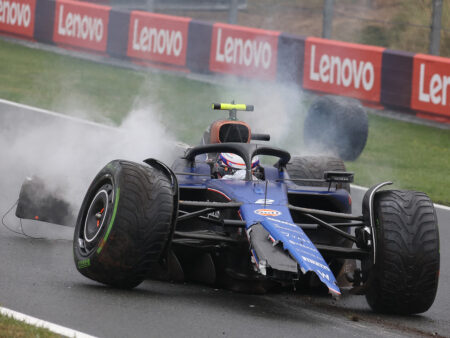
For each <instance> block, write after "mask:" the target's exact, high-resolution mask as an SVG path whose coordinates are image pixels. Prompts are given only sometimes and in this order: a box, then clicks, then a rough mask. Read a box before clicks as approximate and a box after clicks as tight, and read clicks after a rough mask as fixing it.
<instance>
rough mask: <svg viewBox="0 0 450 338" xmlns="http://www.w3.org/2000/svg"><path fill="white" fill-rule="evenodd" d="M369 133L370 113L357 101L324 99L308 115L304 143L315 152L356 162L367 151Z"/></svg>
mask: <svg viewBox="0 0 450 338" xmlns="http://www.w3.org/2000/svg"><path fill="white" fill-rule="evenodd" d="M368 133H369V121H368V118H367V113H366V112H365V110H364V108H363V107H362V106H361V104H359V103H358V102H357V101H356V100H353V99H348V98H341V97H335V96H321V97H319V98H317V99H316V100H315V101H314V102H313V104H312V105H311V107H310V108H309V110H308V112H307V114H306V118H305V122H304V127H303V140H304V144H305V147H306V148H307V149H310V150H311V151H314V152H319V153H322V154H330V155H332V156H336V157H339V158H341V159H343V160H344V161H354V160H356V159H357V158H358V157H359V155H360V154H361V152H362V151H363V149H364V147H365V145H366V141H367V136H368Z"/></svg>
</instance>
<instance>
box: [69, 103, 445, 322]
mask: <svg viewBox="0 0 450 338" xmlns="http://www.w3.org/2000/svg"><path fill="white" fill-rule="evenodd" d="M213 108H214V109H221V110H228V111H229V118H228V119H226V120H219V121H215V122H214V123H213V124H211V126H210V127H209V128H208V129H207V131H206V132H205V133H204V135H203V138H202V141H201V144H200V145H198V146H195V147H191V148H187V149H185V151H184V152H183V154H182V155H181V156H180V157H179V158H178V159H177V160H176V161H175V162H174V163H173V165H172V166H170V167H169V166H167V165H165V164H163V163H161V162H160V161H158V160H156V159H147V160H145V161H144V162H145V163H143V164H138V163H134V162H129V161H124V160H115V161H112V162H110V163H109V164H107V165H106V166H105V167H104V168H103V169H102V170H101V171H100V172H99V173H98V175H97V176H96V177H95V178H94V180H93V182H92V184H91V185H90V187H89V189H88V191H87V193H86V196H85V198H84V201H83V203H82V206H81V209H80V212H79V215H78V219H77V222H76V228H75V236H74V242H73V251H74V257H75V264H76V267H77V269H78V270H79V271H80V273H82V274H83V275H84V276H86V277H88V278H91V279H93V280H95V281H98V282H101V283H105V284H108V285H112V286H115V287H119V288H133V287H136V286H137V285H139V284H140V283H141V282H142V281H143V280H144V279H147V278H159V279H167V280H175V281H195V282H202V283H207V284H211V285H216V286H220V287H225V288H229V289H232V290H235V291H240V292H252V293H262V292H267V291H269V290H270V289H272V288H283V287H290V288H297V289H298V288H307V287H316V288H318V287H320V286H321V285H322V287H323V288H324V289H328V291H329V292H330V293H331V294H332V295H333V296H339V295H340V294H341V292H342V291H341V288H340V287H339V284H338V283H337V278H338V276H339V280H342V281H344V282H346V285H347V286H349V285H351V291H352V292H353V293H356V294H364V295H365V296H366V298H367V301H368V303H369V305H370V306H371V307H372V308H373V309H374V310H375V311H379V312H391V313H402V314H412V313H420V312H424V311H426V310H428V308H429V307H430V306H431V305H432V303H433V301H434V298H435V295H436V290H437V285H438V276H439V235H438V228H437V220H436V214H435V211H434V207H433V204H432V202H431V200H430V199H429V198H428V197H427V196H426V195H425V194H424V193H420V192H415V191H400V190H380V188H382V187H384V186H385V185H388V184H390V182H385V183H381V184H378V185H376V186H374V187H372V188H371V189H369V190H368V191H367V193H366V194H365V196H364V199H363V206H362V210H363V212H362V215H353V214H352V213H351V210H352V199H351V197H350V183H351V182H352V181H353V173H349V172H346V171H345V166H344V163H343V162H342V160H340V159H337V158H334V157H326V156H304V157H300V156H291V155H290V154H289V153H288V152H287V151H285V150H282V149H279V148H276V147H271V146H269V145H267V144H266V143H267V141H268V140H269V139H270V136H269V135H267V134H255V133H252V131H251V129H250V126H249V125H248V124H247V123H245V122H242V121H238V120H237V116H236V112H237V111H239V110H247V111H249V110H253V107H252V106H248V105H239V104H214V105H213ZM329 135H330V137H331V134H329ZM364 142H365V140H364ZM359 152H360V150H359ZM345 262H347V264H345ZM343 267H346V269H343ZM348 267H352V268H351V269H349V268H348Z"/></svg>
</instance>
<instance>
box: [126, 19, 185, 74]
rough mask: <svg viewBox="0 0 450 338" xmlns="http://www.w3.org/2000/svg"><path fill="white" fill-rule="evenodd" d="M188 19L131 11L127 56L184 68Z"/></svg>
mask: <svg viewBox="0 0 450 338" xmlns="http://www.w3.org/2000/svg"><path fill="white" fill-rule="evenodd" d="M190 21H191V19H190V18H183V17H176V16H170V15H163V14H154V13H147V12H140V11H132V12H131V18H130V25H129V28H128V49H127V55H128V56H129V57H131V58H135V59H141V60H146V61H152V62H160V63H164V64H169V65H175V66H185V65H186V51H187V43H188V28H189V22H190Z"/></svg>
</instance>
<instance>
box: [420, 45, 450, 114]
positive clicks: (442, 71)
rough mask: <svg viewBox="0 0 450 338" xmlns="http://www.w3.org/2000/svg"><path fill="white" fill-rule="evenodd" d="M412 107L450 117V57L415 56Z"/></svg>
mask: <svg viewBox="0 0 450 338" xmlns="http://www.w3.org/2000/svg"><path fill="white" fill-rule="evenodd" d="M411 108H412V109H414V110H418V111H423V112H430V113H437V114H442V115H445V116H446V117H448V118H450V59H447V58H442V57H438V56H431V55H425V54H417V55H415V56H414V66H413V77H412V97H411Z"/></svg>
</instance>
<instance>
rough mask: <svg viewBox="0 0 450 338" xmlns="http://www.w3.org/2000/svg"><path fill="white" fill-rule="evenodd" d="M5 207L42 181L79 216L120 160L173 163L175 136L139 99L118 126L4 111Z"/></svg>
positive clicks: (1, 170) (1, 194) (0, 146)
mask: <svg viewBox="0 0 450 338" xmlns="http://www.w3.org/2000/svg"><path fill="white" fill-rule="evenodd" d="M0 120H1V121H0V126H1V127H0V128H1V132H0V153H1V157H2V158H1V164H0V176H1V182H2V183H1V191H0V205H2V206H4V207H6V206H7V205H11V204H13V203H14V201H15V200H16V199H17V198H18V194H19V190H20V186H21V184H22V182H23V181H24V180H25V179H26V177H29V176H36V177H39V178H40V179H41V180H42V181H44V183H45V185H46V187H47V189H48V190H50V191H52V192H53V193H54V195H55V196H56V197H58V198H61V199H63V200H65V201H67V202H69V203H70V205H71V207H72V209H73V210H74V213H75V214H76V212H77V210H78V208H79V206H80V204H81V201H82V199H83V196H84V194H85V192H86V190H87V188H88V186H89V184H90V182H91V181H92V179H93V178H94V177H95V175H96V174H97V172H98V171H99V170H100V169H101V168H102V167H103V166H104V165H106V164H107V163H108V162H109V161H111V160H114V159H126V160H131V161H135V162H138V163H139V162H142V160H144V159H146V158H149V157H155V158H158V159H160V160H163V161H165V162H167V163H169V162H170V161H171V157H172V155H171V154H172V153H173V148H174V144H175V137H174V136H173V135H171V134H170V132H169V131H168V130H167V129H166V128H165V127H164V125H163V124H162V122H161V119H160V115H159V112H158V109H157V107H156V106H155V105H152V104H151V103H149V102H144V101H142V100H139V99H136V102H135V105H134V108H133V109H132V111H131V112H130V113H129V114H128V115H127V117H126V118H125V119H124V120H123V122H122V123H121V124H120V125H119V126H118V127H111V126H106V125H100V124H94V123H89V122H87V121H83V120H81V119H76V118H72V117H69V118H67V117H65V116H52V115H48V114H40V113H36V112H32V113H30V112H25V111H23V110H20V111H18V110H17V109H16V108H10V109H4V110H3V111H2V113H1V114H0Z"/></svg>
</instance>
